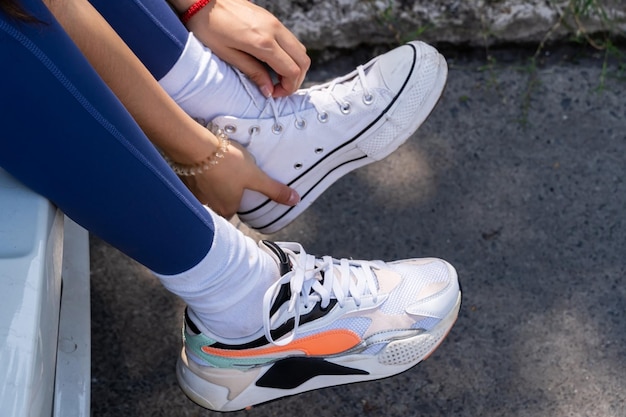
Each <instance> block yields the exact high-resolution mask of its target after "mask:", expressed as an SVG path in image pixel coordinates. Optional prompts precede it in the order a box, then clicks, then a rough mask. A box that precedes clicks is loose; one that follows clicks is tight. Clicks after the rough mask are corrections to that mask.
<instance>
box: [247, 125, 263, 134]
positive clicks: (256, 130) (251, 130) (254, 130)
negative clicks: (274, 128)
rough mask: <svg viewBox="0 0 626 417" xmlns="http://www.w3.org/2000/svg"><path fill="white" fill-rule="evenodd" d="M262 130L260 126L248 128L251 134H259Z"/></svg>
mask: <svg viewBox="0 0 626 417" xmlns="http://www.w3.org/2000/svg"><path fill="white" fill-rule="evenodd" d="M260 132H261V128H260V127H259V126H250V129H248V133H249V134H250V136H252V135H258V134H259V133H260Z"/></svg>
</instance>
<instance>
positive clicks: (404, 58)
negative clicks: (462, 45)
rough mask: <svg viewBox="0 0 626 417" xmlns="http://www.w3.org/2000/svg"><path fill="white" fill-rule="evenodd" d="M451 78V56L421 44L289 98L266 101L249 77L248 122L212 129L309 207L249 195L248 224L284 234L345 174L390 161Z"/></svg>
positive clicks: (223, 120)
mask: <svg viewBox="0 0 626 417" xmlns="http://www.w3.org/2000/svg"><path fill="white" fill-rule="evenodd" d="M447 72H448V69H447V65H446V61H445V59H444V58H443V56H441V55H440V54H439V53H438V52H437V51H436V50H435V49H434V48H432V47H431V46H429V45H426V44H425V43H423V42H417V41H415V42H410V43H408V44H406V45H403V46H400V47H398V48H396V49H394V50H392V51H390V52H388V53H386V54H384V55H381V56H379V57H376V58H374V59H373V60H371V61H370V62H368V63H367V64H365V65H362V66H359V67H357V69H356V70H355V71H353V72H351V73H350V74H348V75H346V76H343V77H340V78H337V79H335V80H333V81H331V82H328V83H326V84H322V85H317V86H314V87H311V88H308V89H302V90H299V91H298V92H296V93H295V94H293V95H291V96H288V97H284V98H277V99H272V98H270V99H265V98H263V97H262V96H261V95H260V94H258V93H257V92H256V86H254V85H253V84H252V83H251V81H249V80H248V79H246V78H245V77H243V76H242V82H243V83H244V86H245V87H246V88H247V89H248V91H250V97H251V98H252V102H253V105H251V106H250V107H249V108H248V110H247V111H246V115H245V116H243V117H232V116H219V117H216V118H215V119H214V120H212V121H211V123H210V124H212V125H214V126H217V127H220V128H222V129H224V131H225V132H226V133H227V134H228V135H229V137H230V138H231V139H233V140H236V141H237V142H239V143H241V144H243V145H244V146H246V147H247V149H248V151H250V153H251V154H252V155H253V156H254V157H255V158H256V161H257V164H258V165H259V167H261V168H262V169H263V170H264V171H265V172H267V173H268V174H269V175H270V176H271V177H273V178H275V179H276V180H278V181H281V182H283V183H285V184H288V185H289V186H291V187H293V188H295V189H296V190H297V191H298V193H299V194H300V197H301V201H300V203H299V204H298V205H296V206H295V207H288V206H284V205H280V204H277V203H275V202H273V201H271V200H269V199H268V198H267V197H265V196H264V195H262V194H260V193H257V192H254V191H246V192H245V193H244V196H243V200H242V202H241V206H240V209H239V213H238V215H239V217H240V218H241V220H242V221H244V222H245V223H247V224H248V225H249V226H250V227H252V228H253V229H257V230H259V231H260V232H262V233H273V232H276V231H277V230H279V229H281V228H283V227H285V226H286V225H287V224H289V223H290V222H291V221H292V220H294V219H295V218H296V217H297V216H298V215H299V214H300V213H302V212H303V211H304V210H305V209H306V208H307V207H308V206H309V205H311V203H313V201H315V199H316V198H317V197H318V196H319V195H320V194H321V193H322V192H323V191H324V190H326V189H327V188H328V187H329V186H330V185H332V184H333V183H334V182H335V181H336V180H338V179H339V178H341V177H342V176H343V175H345V174H347V173H348V172H350V171H352V170H354V169H356V168H359V167H361V166H364V165H367V164H370V163H372V162H374V161H379V160H381V159H383V158H385V157H386V156H387V155H389V154H390V153H391V152H393V151H394V150H396V149H397V148H398V147H399V146H400V145H401V144H403V143H404V142H405V141H406V140H407V139H408V138H409V137H410V136H411V135H412V134H413V133H414V132H415V131H416V130H417V128H418V127H419V126H420V125H421V124H422V123H423V122H424V120H425V119H426V117H427V116H428V115H429V114H430V112H431V111H432V109H433V108H434V107H435V105H436V104H437V101H438V99H439V96H440V95H441V93H442V91H443V88H444V86H445V82H446V77H447ZM251 113H254V114H253V115H251Z"/></svg>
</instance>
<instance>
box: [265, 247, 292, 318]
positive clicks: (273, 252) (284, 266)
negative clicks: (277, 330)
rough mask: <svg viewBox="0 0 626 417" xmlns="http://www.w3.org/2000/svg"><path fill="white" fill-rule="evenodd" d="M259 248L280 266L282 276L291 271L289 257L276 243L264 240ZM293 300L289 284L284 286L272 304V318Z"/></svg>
mask: <svg viewBox="0 0 626 417" xmlns="http://www.w3.org/2000/svg"><path fill="white" fill-rule="evenodd" d="M259 247H260V248H261V250H263V251H265V252H267V253H268V254H269V255H270V256H271V257H272V259H274V261H276V263H277V264H278V269H279V272H280V276H283V275H285V274H287V273H289V271H291V262H290V261H289V257H288V256H287V254H286V253H285V252H283V250H282V249H281V248H280V246H278V245H277V244H276V243H274V242H270V241H269V240H262V241H260V242H259ZM290 298H291V290H290V288H289V284H283V285H281V287H280V290H279V291H278V294H277V295H276V298H275V299H274V302H273V303H272V307H271V308H270V317H272V316H273V315H274V314H275V313H276V312H277V311H278V309H279V308H280V306H282V305H283V304H285V303H287V302H289V299H290Z"/></svg>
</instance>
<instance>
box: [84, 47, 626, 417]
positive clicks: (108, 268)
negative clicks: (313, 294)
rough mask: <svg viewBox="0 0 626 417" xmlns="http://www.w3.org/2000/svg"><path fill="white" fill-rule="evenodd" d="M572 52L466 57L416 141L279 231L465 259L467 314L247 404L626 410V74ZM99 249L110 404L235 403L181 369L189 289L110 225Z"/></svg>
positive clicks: (96, 267) (442, 410) (425, 412)
mask: <svg viewBox="0 0 626 417" xmlns="http://www.w3.org/2000/svg"><path fill="white" fill-rule="evenodd" d="M563 55H564V53H562V54H561V58H560V59H553V60H551V62H549V63H548V64H546V65H545V66H542V67H539V68H538V69H537V70H536V72H535V73H534V74H533V76H534V77H536V78H535V81H538V82H537V83H533V84H530V83H529V72H528V67H527V63H526V61H524V60H517V59H508V60H505V61H506V62H500V63H498V62H496V63H495V64H493V63H492V64H491V65H488V66H485V65H484V62H481V61H480V60H475V59H467V58H464V57H455V58H452V59H450V61H449V63H450V74H449V83H448V87H447V89H446V92H445V93H444V96H443V97H442V100H441V102H440V103H439V105H438V107H437V108H436V109H435V111H434V113H433V114H432V116H431V117H430V118H429V119H428V120H427V122H426V123H425V124H424V125H423V127H422V128H421V129H420V130H419V131H418V132H417V134H416V135H415V136H414V137H413V138H412V139H411V140H410V141H409V142H408V143H407V144H406V145H404V146H403V147H402V148H400V150H398V151H397V152H396V153H394V154H393V155H391V156H390V157H389V158H388V159H386V160H385V161H382V162H380V163H377V164H374V165H371V166H368V167H366V168H364V169H361V170H359V171H357V172H354V173H352V174H350V175H348V176H346V177H344V178H343V179H341V180H340V181H339V182H337V183H336V184H335V185H334V186H333V187H331V188H330V189H329V190H328V191H327V192H326V193H325V194H324V195H323V196H322V197H321V198H320V199H318V201H317V202H316V203H315V204H314V205H313V206H312V207H311V208H310V209H309V210H308V211H307V212H306V213H305V214H304V215H303V216H301V218H299V219H298V220H297V221H296V222H294V223H293V224H292V225H290V226H289V227H288V228H287V229H285V230H283V231H281V232H279V233H278V234H277V235H275V236H272V238H273V239H276V240H297V241H299V242H301V243H302V244H303V245H304V246H305V248H307V251H308V252H309V253H316V254H319V255H323V254H331V255H333V256H336V257H354V258H362V259H369V258H378V259H385V260H391V259H400V258H407V257H416V256H417V257H421V256H437V257H442V258H444V259H447V260H448V261H450V262H451V263H453V264H454V265H455V266H456V268H457V270H458V272H459V276H460V280H461V283H462V286H463V292H464V299H463V305H462V309H461V314H460V316H459V319H458V322H457V324H456V325H455V327H454V328H453V330H452V332H451V333H450V335H449V337H448V338H447V339H446V341H444V343H443V344H442V346H441V347H440V348H439V349H438V350H437V351H436V352H435V353H434V354H433V355H432V357H431V358H429V359H428V360H427V361H425V362H424V363H422V364H420V365H418V366H417V367H415V368H413V369H411V370H410V371H408V372H406V373H404V374H402V375H399V376H397V377H393V378H389V379H386V380H382V381H376V382H369V383H361V384H355V385H351V386H343V387H334V388H327V389H324V390H320V391H316V392H311V393H305V394H302V395H299V396H295V397H291V398H287V399H284V400H280V401H275V402H272V403H269V404H266V405H261V406H258V407H255V408H253V409H252V410H249V411H242V412H235V413H231V414H230V415H233V416H238V415H242V416H244V415H245V416H254V417H257V416H258V417H261V416H270V415H299V416H302V417H306V416H338V415H342V416H364V415H366V416H367V415H371V416H385V417H392V416H402V417H406V416H481V417H487V416H503V415H506V416H509V417H512V416H550V417H558V416H571V415H580V416H583V415H584V416H602V417H608V416H622V415H623V410H624V409H625V408H626V376H625V375H626V347H625V346H626V317H625V313H624V312H625V311H626V286H625V285H624V284H625V282H624V281H625V278H624V275H625V272H626V260H625V258H624V254H625V253H626V225H625V224H624V208H625V207H626V184H625V180H626V172H625V171H626V83H625V82H624V81H622V80H619V79H615V78H612V77H611V76H610V75H611V74H609V77H608V79H607V82H606V85H605V88H604V89H603V90H602V91H597V87H598V85H599V83H600V79H601V76H602V73H601V71H602V66H601V60H599V59H598V58H597V57H594V56H585V57H578V58H577V59H576V60H572V59H567V57H565V56H563ZM339 64H341V63H337V65H339ZM342 65H343V64H342ZM338 68H339V67H338ZM342 68H343V67H342ZM339 73H340V72H339V71H338V70H337V72H336V73H335V74H339ZM316 74H317V76H318V77H323V76H326V75H328V74H331V75H332V74H333V66H332V65H329V66H328V67H327V68H324V69H320V70H318V72H317V73H314V74H312V75H313V76H315V75H316ZM91 249H92V275H93V281H92V315H93V329H92V335H93V357H92V360H93V367H92V372H93V375H92V377H93V381H92V401H93V404H92V407H93V415H94V416H115V417H119V416H135V417H138V416H210V415H218V414H219V413H213V412H210V411H208V410H204V409H202V408H200V407H198V406H196V405H194V404H193V403H192V402H190V401H189V400H187V398H186V397H185V396H184V395H183V394H182V392H181V391H180V390H179V389H178V387H177V384H176V379H175V376H174V363H175V358H176V355H177V354H178V351H179V349H180V340H179V339H180V329H179V326H180V314H181V311H182V308H183V306H182V304H181V303H180V302H179V301H178V300H177V299H176V298H175V297H173V296H171V295H170V294H168V293H167V292H166V291H165V290H164V289H163V288H161V287H160V285H159V283H158V282H157V281H156V279H154V278H152V277H151V276H150V274H149V273H148V272H147V271H146V270H145V269H144V268H142V267H141V266H139V265H137V264H136V263H134V262H132V261H130V260H128V259H127V258H125V257H123V256H122V255H120V254H119V253H117V252H116V251H114V250H113V249H111V248H110V247H108V246H107V245H106V244H104V243H102V242H101V241H99V240H98V239H97V238H92V248H91Z"/></svg>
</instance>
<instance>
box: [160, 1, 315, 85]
mask: <svg viewBox="0 0 626 417" xmlns="http://www.w3.org/2000/svg"><path fill="white" fill-rule="evenodd" d="M172 4H174V6H175V7H176V8H177V9H178V10H179V12H183V11H184V10H186V8H188V7H189V6H190V5H191V4H193V0H174V1H172ZM187 28H188V29H189V30H190V31H191V32H193V33H194V35H195V36H196V37H197V38H198V39H199V40H200V41H201V42H202V43H204V44H205V45H206V46H207V47H209V48H210V49H211V50H212V51H213V52H214V53H215V54H216V55H217V56H219V57H220V58H221V59H223V60H224V61H226V62H228V63H229V64H231V65H232V66H234V67H236V68H238V69H239V70H240V71H241V72H243V73H244V74H246V75H247V76H248V77H249V78H250V79H251V80H252V81H254V82H255V83H256V84H257V85H258V86H259V89H260V90H261V92H262V93H263V94H264V95H265V96H266V97H267V96H270V95H272V96H274V97H281V96H286V95H289V94H292V93H293V92H295V91H296V90H297V89H298V88H300V86H301V85H302V82H303V81H304V77H305V75H306V72H307V71H308V70H309V66H310V65H311V60H310V58H309V57H308V55H307V54H306V48H305V47H304V45H302V43H300V41H298V39H296V37H295V36H294V35H293V34H292V33H291V32H290V31H289V29H287V28H286V27H285V26H284V25H283V24H282V23H280V21H279V20H278V19H277V18H276V17H275V16H274V15H272V14H271V13H270V12H268V11H267V10H265V9H263V8H261V7H259V6H256V5H255V4H253V3H250V2H249V1H248V0H211V2H210V3H209V4H208V5H206V6H205V7H204V8H202V9H201V10H200V11H199V12H198V13H196V14H195V15H194V16H193V17H192V18H191V19H190V20H189V22H188V23H187ZM263 63H266V64H267V65H269V66H270V67H271V68H272V69H273V70H274V72H276V74H277V76H278V80H279V82H278V83H277V84H276V85H274V84H273V82H272V79H271V77H270V74H269V72H268V70H267V68H266V67H265V65H264V64H263Z"/></svg>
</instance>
